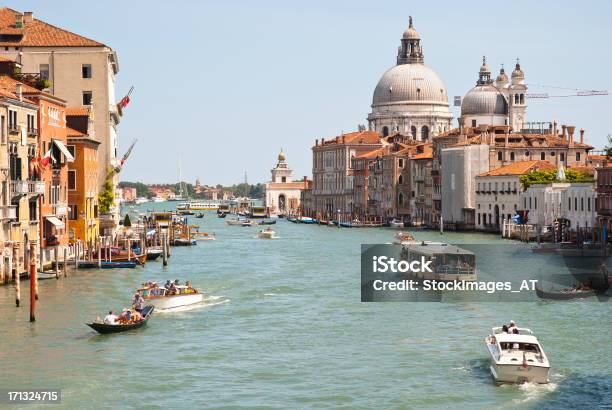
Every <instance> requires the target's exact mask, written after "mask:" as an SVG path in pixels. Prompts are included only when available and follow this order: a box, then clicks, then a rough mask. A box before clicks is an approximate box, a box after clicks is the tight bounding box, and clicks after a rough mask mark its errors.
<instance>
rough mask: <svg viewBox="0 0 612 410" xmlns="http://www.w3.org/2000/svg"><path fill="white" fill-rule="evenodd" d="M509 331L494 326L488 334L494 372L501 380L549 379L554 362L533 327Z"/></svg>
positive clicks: (537, 380)
mask: <svg viewBox="0 0 612 410" xmlns="http://www.w3.org/2000/svg"><path fill="white" fill-rule="evenodd" d="M518 331H519V333H518V334H514V333H512V334H508V333H504V332H503V331H502V328H501V327H494V328H493V329H492V333H491V334H490V335H489V336H487V337H486V338H485V345H486V346H487V350H488V351H489V355H490V360H491V367H490V370H491V375H492V376H493V378H494V379H495V381H496V382H497V383H526V382H527V383H541V384H543V383H548V382H549V372H550V363H549V361H548V358H547V357H546V353H544V350H543V349H542V346H540V342H539V341H538V339H537V338H536V337H535V335H534V334H533V332H532V331H531V329H527V328H518Z"/></svg>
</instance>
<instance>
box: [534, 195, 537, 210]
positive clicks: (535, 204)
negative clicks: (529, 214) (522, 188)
mask: <svg viewBox="0 0 612 410" xmlns="http://www.w3.org/2000/svg"><path fill="white" fill-rule="evenodd" d="M533 209H538V198H537V197H535V198H533Z"/></svg>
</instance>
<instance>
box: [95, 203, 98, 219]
mask: <svg viewBox="0 0 612 410" xmlns="http://www.w3.org/2000/svg"><path fill="white" fill-rule="evenodd" d="M97 217H98V205H97V204H96V205H94V218H97Z"/></svg>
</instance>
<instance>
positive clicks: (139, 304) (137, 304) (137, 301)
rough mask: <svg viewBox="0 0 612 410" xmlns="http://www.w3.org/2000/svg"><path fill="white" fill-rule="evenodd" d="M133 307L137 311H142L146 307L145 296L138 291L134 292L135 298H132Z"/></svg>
mask: <svg viewBox="0 0 612 410" xmlns="http://www.w3.org/2000/svg"><path fill="white" fill-rule="evenodd" d="M132 307H133V308H134V310H135V311H136V312H141V311H142V308H143V307H144V298H143V297H142V295H141V294H140V293H138V292H136V293H134V298H133V299H132Z"/></svg>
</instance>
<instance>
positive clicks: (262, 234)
mask: <svg viewBox="0 0 612 410" xmlns="http://www.w3.org/2000/svg"><path fill="white" fill-rule="evenodd" d="M257 237H258V238H261V239H274V238H276V232H274V231H273V230H272V228H266V229H262V230H261V231H259V232H257Z"/></svg>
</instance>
